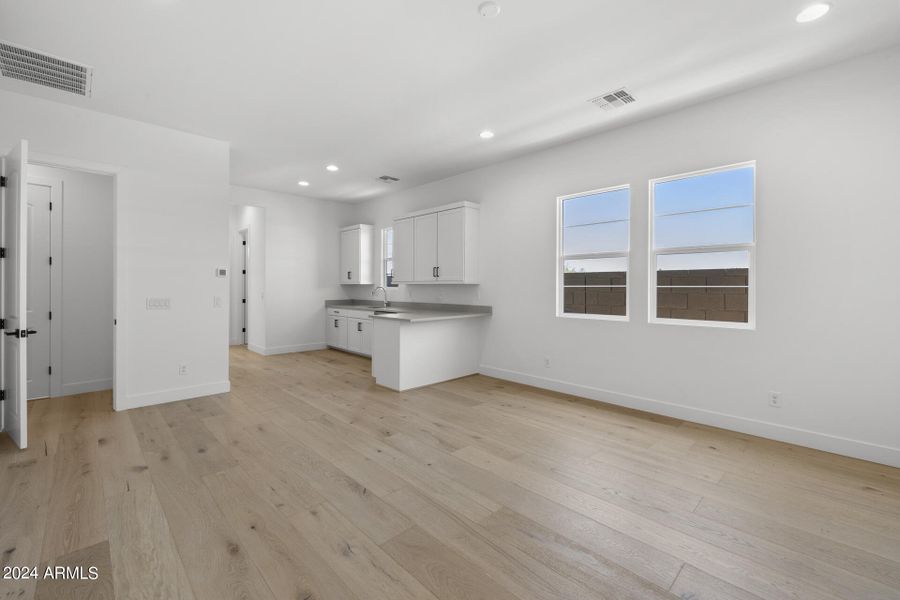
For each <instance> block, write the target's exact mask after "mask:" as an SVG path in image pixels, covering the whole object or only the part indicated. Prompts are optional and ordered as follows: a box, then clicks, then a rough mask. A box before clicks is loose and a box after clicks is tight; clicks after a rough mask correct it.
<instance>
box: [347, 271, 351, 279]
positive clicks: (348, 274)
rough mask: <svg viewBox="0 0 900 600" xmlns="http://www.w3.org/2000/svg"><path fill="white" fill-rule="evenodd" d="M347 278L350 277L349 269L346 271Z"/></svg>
mask: <svg viewBox="0 0 900 600" xmlns="http://www.w3.org/2000/svg"><path fill="white" fill-rule="evenodd" d="M347 279H350V271H347Z"/></svg>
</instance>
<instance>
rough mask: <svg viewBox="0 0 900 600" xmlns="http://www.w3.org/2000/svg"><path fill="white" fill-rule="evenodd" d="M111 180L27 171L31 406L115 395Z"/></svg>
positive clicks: (91, 175) (55, 170)
mask: <svg viewBox="0 0 900 600" xmlns="http://www.w3.org/2000/svg"><path fill="white" fill-rule="evenodd" d="M113 195H114V187H113V179H112V177H110V176H108V175H99V174H95V173H86V172H80V171H74V170H69V169H62V168H58V167H49V166H43V165H36V164H31V165H29V166H28V201H27V229H28V250H27V261H26V262H27V272H28V277H27V286H26V290H27V291H26V311H27V313H26V314H27V322H28V328H29V330H32V331H35V332H36V333H29V339H28V345H27V354H28V361H27V365H28V367H27V377H26V382H27V395H28V399H29V400H35V399H38V398H47V397H56V396H70V395H74V394H80V393H85V392H94V391H100V390H107V389H110V388H112V379H113V365H114V358H113V334H114V332H113V324H112V323H113V237H114V231H113V229H114V222H113V218H114V216H113V215H114V206H113V202H114V200H113V197H114V196H113Z"/></svg>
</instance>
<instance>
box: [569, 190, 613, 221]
mask: <svg viewBox="0 0 900 600" xmlns="http://www.w3.org/2000/svg"><path fill="white" fill-rule="evenodd" d="M628 192H629V190H628V188H624V189H621V190H612V191H609V192H600V193H599V194H590V195H587V196H578V197H577V198H569V199H568V200H564V201H563V226H564V227H571V226H572V225H585V224H587V223H603V222H606V221H621V220H623V219H628V214H629V212H628V208H629V207H628V198H629V194H628Z"/></svg>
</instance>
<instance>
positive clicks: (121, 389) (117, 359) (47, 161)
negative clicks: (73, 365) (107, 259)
mask: <svg viewBox="0 0 900 600" xmlns="http://www.w3.org/2000/svg"><path fill="white" fill-rule="evenodd" d="M28 164H33V165H42V166H45V167H57V168H60V169H69V170H73V171H82V172H85V173H95V174H97V175H107V176H110V177H112V182H113V323H114V326H113V389H112V396H113V398H112V400H113V410H121V407H120V404H121V401H123V400H124V399H125V397H126V389H125V381H126V378H125V373H126V366H127V358H128V353H127V339H128V336H127V333H128V326H127V324H128V319H127V318H126V317H127V312H128V311H127V303H126V302H125V292H126V286H125V284H126V274H127V273H128V260H127V256H126V255H125V253H124V252H120V247H121V246H120V242H121V241H122V240H124V239H125V235H124V223H123V220H122V218H121V212H120V210H119V200H120V197H121V196H120V194H119V186H120V180H119V173H120V171H121V168H120V167H116V166H114V165H109V164H105V163H98V162H93V161H86V160H80V159H76V158H69V157H60V156H54V155H52V154H43V153H40V152H31V153H29V157H28Z"/></svg>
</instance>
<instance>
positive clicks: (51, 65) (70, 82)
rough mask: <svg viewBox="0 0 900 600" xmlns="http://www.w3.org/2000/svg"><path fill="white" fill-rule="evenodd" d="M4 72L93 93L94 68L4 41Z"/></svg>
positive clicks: (0, 48) (0, 69) (0, 46)
mask: <svg viewBox="0 0 900 600" xmlns="http://www.w3.org/2000/svg"><path fill="white" fill-rule="evenodd" d="M0 74H2V75H3V76H4V77H9V78H11V79H18V80H19V81H27V82H28V83H36V84H37V85H42V86H44V87H49V88H53V89H56V90H62V91H64V92H71V93H73V94H78V95H79V96H87V97H90V95H91V80H92V79H93V76H94V69H92V68H91V67H86V66H84V65H79V64H77V63H73V62H69V61H67V60H63V59H61V58H56V57H55V56H50V55H48V54H41V53H40V52H35V51H34V50H29V49H28V48H21V47H19V46H13V45H12V44H10V43H8V42H2V41H0Z"/></svg>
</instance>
